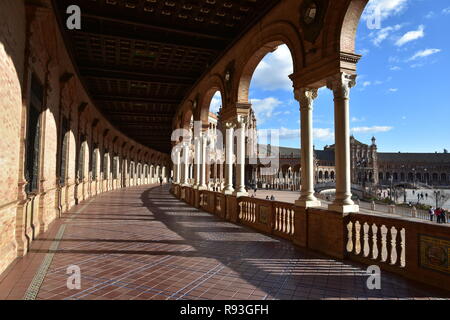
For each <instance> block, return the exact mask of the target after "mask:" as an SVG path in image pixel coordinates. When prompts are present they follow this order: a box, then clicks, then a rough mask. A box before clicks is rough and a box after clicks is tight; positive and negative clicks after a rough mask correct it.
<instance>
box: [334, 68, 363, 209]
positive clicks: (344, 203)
mask: <svg viewBox="0 0 450 320" xmlns="http://www.w3.org/2000/svg"><path fill="white" fill-rule="evenodd" d="M355 84H356V75H350V74H346V73H340V74H339V75H337V76H336V77H334V78H332V79H330V80H329V81H328V84H327V86H328V88H329V89H331V90H333V94H334V126H335V139H336V144H335V158H336V199H335V200H334V202H333V203H332V204H331V205H329V207H328V209H329V210H331V211H336V212H340V213H349V212H359V207H358V206H357V205H355V203H354V202H353V201H352V193H351V172H350V162H351V161H350V121H349V117H350V110H349V109H350V102H349V98H350V89H351V88H352V87H354V86H355Z"/></svg>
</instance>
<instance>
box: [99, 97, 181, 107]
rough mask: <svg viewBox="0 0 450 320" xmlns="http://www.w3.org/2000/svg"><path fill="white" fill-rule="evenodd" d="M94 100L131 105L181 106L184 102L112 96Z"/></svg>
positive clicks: (179, 100) (155, 98)
mask: <svg viewBox="0 0 450 320" xmlns="http://www.w3.org/2000/svg"><path fill="white" fill-rule="evenodd" d="M93 98H94V100H96V101H99V102H130V103H136V104H137V103H166V104H172V105H179V104H180V103H181V101H182V98H180V99H169V98H157V97H154V98H153V97H145V98H144V97H135V96H133V97H124V96H111V95H94V96H93Z"/></svg>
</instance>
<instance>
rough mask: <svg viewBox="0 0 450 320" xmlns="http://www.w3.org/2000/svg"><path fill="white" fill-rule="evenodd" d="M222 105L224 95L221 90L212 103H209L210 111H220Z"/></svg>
mask: <svg viewBox="0 0 450 320" xmlns="http://www.w3.org/2000/svg"><path fill="white" fill-rule="evenodd" d="M221 105H222V95H221V94H220V91H217V92H216V94H215V95H214V96H213V98H212V100H211V104H210V105H209V111H211V112H214V113H217V112H219V108H220V106H221Z"/></svg>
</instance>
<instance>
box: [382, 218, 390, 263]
mask: <svg viewBox="0 0 450 320" xmlns="http://www.w3.org/2000/svg"><path fill="white" fill-rule="evenodd" d="M380 231H381V251H380V257H381V261H382V262H386V260H387V256H388V250H387V233H388V232H387V228H386V226H385V225H384V224H383V225H382V226H381V228H380Z"/></svg>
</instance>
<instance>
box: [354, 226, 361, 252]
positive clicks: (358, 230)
mask: <svg viewBox="0 0 450 320" xmlns="http://www.w3.org/2000/svg"><path fill="white" fill-rule="evenodd" d="M354 244H355V254H357V255H359V254H360V253H361V224H360V223H359V221H356V223H355V241H354Z"/></svg>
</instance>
